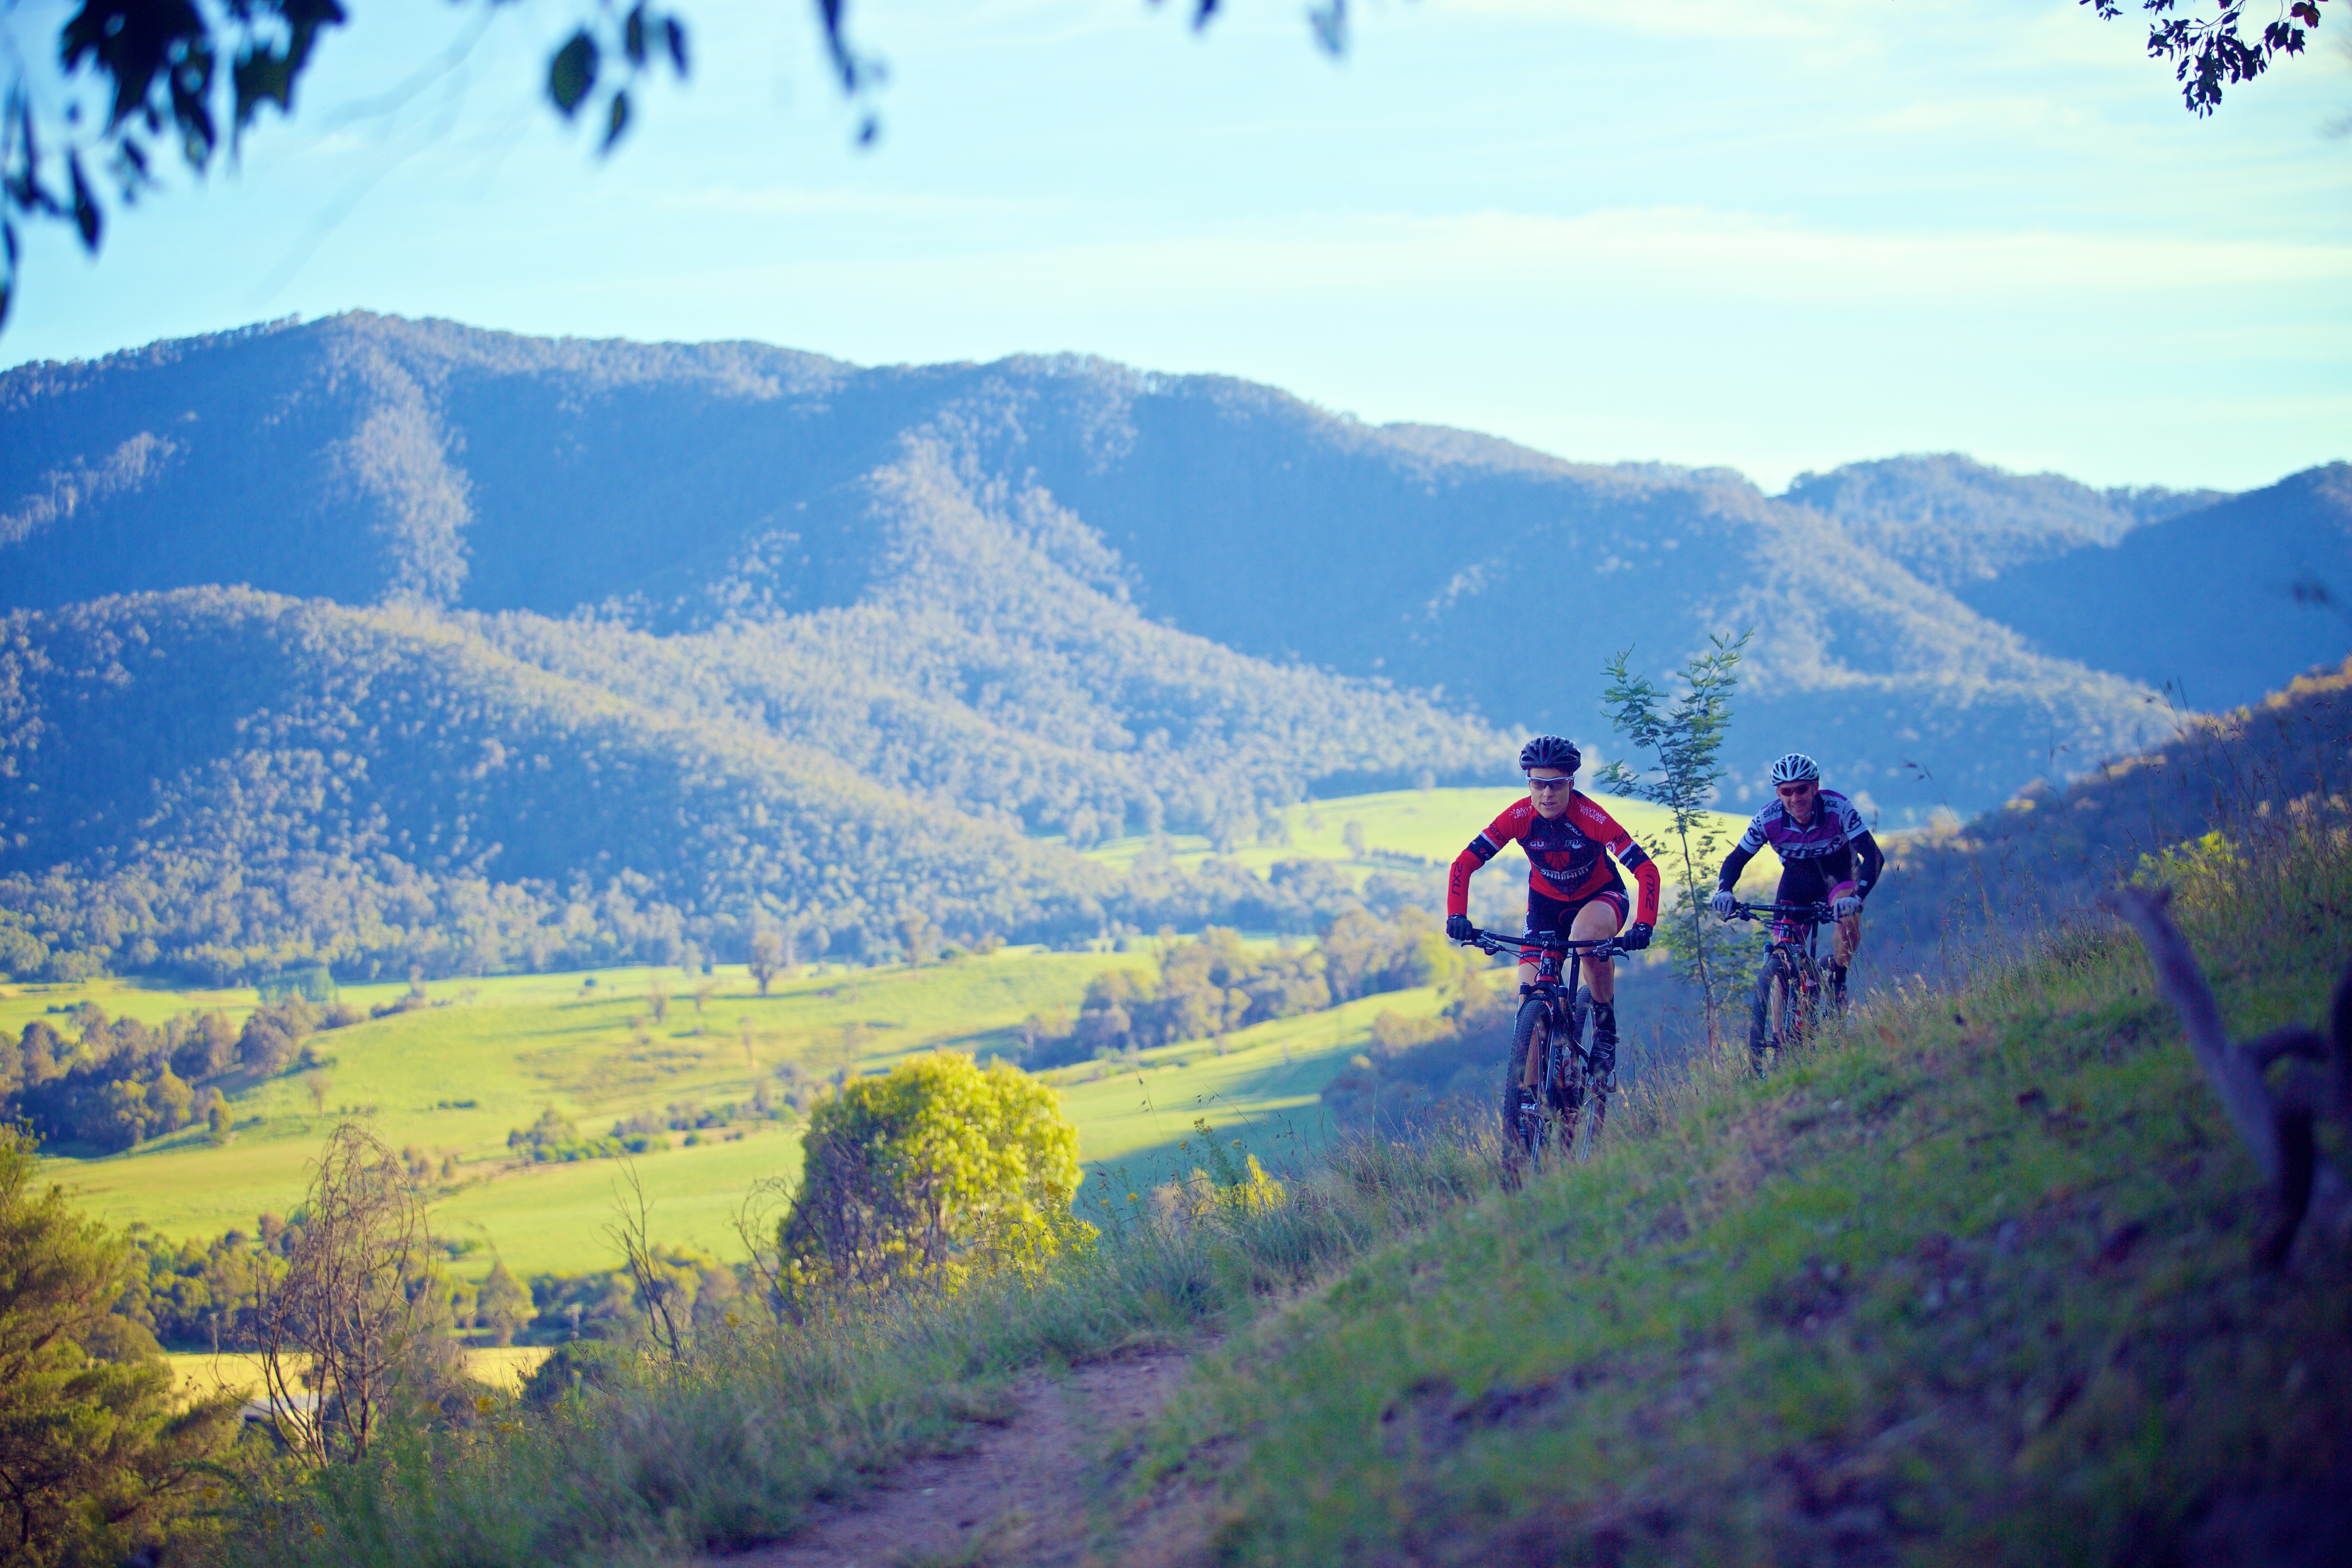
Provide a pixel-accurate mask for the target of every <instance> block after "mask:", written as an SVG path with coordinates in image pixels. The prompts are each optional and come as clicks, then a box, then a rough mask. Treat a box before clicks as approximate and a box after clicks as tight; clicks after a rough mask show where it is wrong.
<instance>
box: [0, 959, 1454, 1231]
mask: <svg viewBox="0 0 2352 1568" xmlns="http://www.w3.org/2000/svg"><path fill="white" fill-rule="evenodd" d="M1149 963H1150V960H1149V958H1148V957H1146V956H1145V955H1143V954H1141V953H1126V954H1118V953H1097V952H1080V953H1052V952H1042V951H1039V950H1037V949H1034V948H1020V949H1007V950H1004V951H1003V952H996V953H993V954H989V955H986V956H980V955H968V956H966V957H963V958H961V959H959V960H956V961H954V962H952V963H933V964H928V965H925V966H924V967H922V968H921V969H920V970H914V971H910V970H909V969H908V968H907V967H906V966H904V965H898V966H893V967H888V968H881V969H859V970H846V969H844V968H842V967H841V966H838V965H826V966H824V967H823V968H822V969H821V971H818V972H803V973H801V974H799V975H798V976H796V977H795V978H793V979H790V980H784V979H779V980H777V981H776V982H775V983H774V984H773V985H772V988H771V990H772V994H770V995H768V996H765V997H762V996H761V995H759V994H758V991H757V987H756V986H755V985H754V984H752V982H751V977H750V975H749V974H748V973H746V972H745V971H744V970H742V969H741V968H740V967H737V968H722V969H721V970H720V971H719V973H716V974H714V975H709V976H690V975H683V974H679V973H674V972H673V973H663V972H658V971H653V970H646V969H610V970H600V971H598V972H596V973H594V974H593V977H592V976H589V975H583V974H561V975H555V974H541V975H515V976H506V977H499V978H491V979H485V980H478V981H467V982H451V983H446V984H433V985H430V986H428V987H427V988H426V989H427V995H428V998H429V1001H430V1005H427V1006H425V1007H423V1008H420V1009H417V1010H415V1011H412V1012H407V1013H402V1014H396V1015H394V1016H388V1017H384V1018H380V1019H374V1020H372V1021H370V1022H367V1023H363V1024H356V1025H353V1026H350V1027H347V1028H342V1029H334V1030H328V1031H324V1032H322V1033H320V1034H318V1035H315V1036H313V1037H311V1041H310V1043H311V1045H312V1046H313V1047H314V1048H315V1050H316V1051H317V1052H318V1053H319V1054H320V1056H321V1057H322V1058H325V1065H323V1066H322V1067H320V1068H318V1069H316V1070H315V1072H314V1073H305V1072H300V1071H297V1072H293V1073H289V1074H287V1075H284V1076H281V1077H279V1078H276V1079H269V1080H267V1081H265V1082H261V1083H257V1084H250V1085H247V1086H246V1087H243V1088H241V1089H240V1088H237V1087H236V1084H235V1082H234V1080H232V1081H231V1082H230V1084H229V1094H230V1109H231V1110H232V1112H233V1114H234V1117H235V1122H236V1131H235V1134H234V1136H233V1138H232V1139H231V1141H230V1142H228V1143H227V1144H226V1145H215V1144H214V1143H213V1142H210V1141H209V1140H208V1139H207V1138H206V1137H205V1134H204V1132H203V1131H202V1130H200V1129H194V1128H191V1129H187V1130H184V1131H181V1132H178V1133H174V1134H173V1135H171V1136H170V1137H167V1138H163V1139H158V1140H155V1141H152V1142H149V1143H146V1144H143V1145H142V1146H141V1147H140V1148H138V1149H136V1150H132V1151H131V1152H126V1153H123V1154H119V1155H114V1156H111V1157H109V1158H106V1159H100V1160H73V1159H66V1158H59V1159H56V1160H54V1161H52V1162H51V1166H50V1168H51V1170H52V1172H53V1173H54V1174H55V1175H56V1176H57V1177H58V1179H60V1180H62V1181H64V1182H66V1183H67V1184H68V1185H69V1186H71V1187H73V1188H74V1189H76V1190H77V1191H78V1192H79V1194H80V1195H81V1197H82V1200H83V1201H84V1203H85V1204H86V1205H88V1206H89V1208H90V1209H91V1210H92V1211H93V1212H95V1213H96V1214H98V1215H100V1216H101V1217H103V1218H105V1219H107V1220H109V1221H110V1222H113V1223H116V1224H128V1223H131V1222H133V1221H137V1222H141V1223H143V1224H145V1225H147V1226H150V1227H151V1228H152V1229H153V1230H155V1231H157V1232H159V1233H161V1234H163V1235H164V1236H168V1237H212V1236H216V1235H218V1234H220V1233H221V1232H222V1231H224V1230H226V1229H229V1228H231V1227H233V1226H236V1227H245V1228H248V1229H249V1228H250V1227H251V1226H252V1225H253V1222H254V1218H255V1216H256V1215H258V1214H260V1213H262V1212H263V1211H265V1210H267V1211H270V1212H275V1213H279V1214H283V1213H285V1212H287V1211H288V1210H289V1209H290V1208H291V1207H293V1206H294V1205H296V1204H297V1203H298V1202H299V1200H300V1196H301V1194H302V1191H303V1188H304V1186H305V1184H306V1181H307V1176H308V1165H309V1162H310V1159H311V1157H312V1155H313V1154H314V1152H315V1151H316V1150H317V1147H318V1145H319V1142H320V1140H321V1139H322V1138H323V1137H324V1136H325V1134H326V1132H327V1131H328V1129H329V1128H331V1126H332V1125H333V1124H334V1123H335V1122H336V1121H338V1120H340V1119H341V1117H343V1116H345V1115H352V1114H357V1115H362V1116H364V1117H366V1118H367V1119H368V1121H370V1123H371V1124H372V1125H373V1127H374V1128H375V1130H376V1131H377V1132H378V1134H379V1135H380V1136H382V1137H383V1139H384V1141H385V1142H388V1143H390V1144H391V1145H392V1146H393V1147H394V1148H395V1149H402V1150H415V1152H417V1153H419V1154H421V1155H422V1156H424V1157H425V1159H426V1160H427V1161H429V1162H431V1163H432V1165H433V1167H434V1169H435V1171H436V1176H435V1177H434V1179H433V1182H432V1186H433V1190H434V1191H435V1193H436V1196H435V1199H434V1203H433V1225H434V1229H435V1232H436V1236H438V1237H441V1238H443V1239H444V1240H446V1241H449V1242H453V1243H457V1244H458V1245H460V1246H463V1245H465V1244H467V1243H469V1242H470V1243H471V1244H472V1249H471V1250H470V1251H468V1252H467V1253H466V1254H465V1255H464V1256H463V1257H462V1258H459V1259H457V1263H456V1265H455V1267H456V1268H457V1271H458V1272H460V1273H464V1274H468V1275H475V1276H478V1275H480V1274H482V1273H485V1272H487V1271H488V1268H489V1266H490V1261H491V1259H492V1258H493V1257H494V1256H495V1257H503V1258H505V1259H506V1261H507V1264H508V1266H509V1268H513V1269H515V1270H517V1271H518V1272H520V1273H523V1274H525V1275H529V1274H533V1273H538V1272H541V1271H564V1272H579V1271H584V1270H588V1269H601V1268H609V1267H611V1266H612V1265H613V1264H614V1261H615V1260H616V1254H615V1252H614V1247H613V1246H612V1244H611V1241H610V1239H609V1237H607V1235H606V1227H607V1226H609V1225H610V1223H611V1221H612V1217H613V1211H614V1200H615V1196H616V1183H617V1182H618V1181H619V1180H620V1178H621V1177H622V1175H623V1168H622V1166H621V1165H620V1164H619V1163H616V1162H614V1161H610V1160H593V1161H582V1162H578V1163H565V1164H556V1163H548V1164H521V1163H518V1162H516V1161H515V1160H514V1159H513V1158H512V1157H511V1156H510V1154H509V1151H508V1149H507V1143H506V1139H507V1134H508V1132H509V1130H511V1129H514V1128H518V1127H523V1126H527V1125H528V1124H530V1122H531V1121H534V1120H536V1119H537V1118H538V1116H539V1115H540V1113H541V1110H545V1109H549V1108H552V1109H554V1110H557V1111H559V1112H561V1113H562V1114H563V1115H565V1116H568V1117H570V1118H572V1120H573V1121H575V1122H576V1123H577V1124H578V1125H579V1127H580V1130H581V1131H582V1132H583V1133H585V1134H601V1133H603V1132H605V1131H609V1130H610V1128H611V1126H612V1124H613V1122H614V1121H617V1120H620V1119H622V1118H625V1117H627V1116H629V1115H631V1114H633V1113H635V1112H639V1111H651V1112H656V1113H658V1112H662V1111H664V1110H666V1109H667V1107H669V1106H671V1105H673V1104H684V1103H688V1102H691V1101H696V1100H699V1101H701V1102H703V1103H704V1104H706V1105H709V1106H713V1107H716V1106H718V1105H721V1104H724V1103H728V1102H734V1103H738V1104H743V1103H747V1102H748V1101H749V1100H751V1096H752V1093H753V1091H754V1089H756V1088H757V1087H758V1086H759V1084H760V1083H761V1081H762V1080H765V1081H766V1082H768V1083H769V1084H770V1085H771V1086H772V1088H773V1089H778V1090H781V1089H783V1088H784V1087H785V1086H784V1083H783V1082H782V1081H781V1080H780V1079H778V1077H777V1073H778V1069H779V1068H784V1067H787V1066H788V1067H790V1068H794V1069H797V1071H798V1072H799V1073H800V1074H801V1075H802V1079H803V1081H805V1080H806V1079H812V1078H823V1077H826V1076H829V1075H831V1074H833V1073H835V1072H837V1071H840V1070H843V1069H844V1068H847V1069H849V1070H853V1071H860V1072H864V1071H874V1070H878V1069H881V1068H887V1066H889V1065H890V1064H891V1063H893V1062H895V1061H898V1060H899V1059H901V1058H905V1057H907V1056H908V1055H910V1054H912V1053H915V1052H919V1051H923V1050H929V1049H933V1048H939V1047H946V1048H950V1049H957V1050H968V1051H972V1052H975V1053H976V1054H981V1055H985V1054H987V1052H988V1051H989V1050H990V1049H991V1047H996V1046H1002V1045H1004V1044H1007V1043H1009V1042H1010V1041H1012V1040H1013V1037H1014V1031H1015V1030H1016V1029H1017V1028H1018V1026H1019V1024H1020V1022H1021V1020H1022V1019H1023V1018H1024V1017H1025V1016H1028V1015H1029V1014H1031V1013H1033V1012H1051V1011H1053V1010H1054V1009H1055V1008H1057V1007H1058V1008H1066V1009H1069V1010H1071V1011H1073V1012H1075V1011H1076V1007H1077V1005H1078V1002H1079V1000H1080V998H1081V996H1082V994H1083V993H1084V991H1085V989H1086V984H1087V980H1088V979H1089V978H1091V977H1092V976H1093V975H1094V974H1096V973H1099V972H1100V971H1102V970H1104V969H1107V968H1110V967H1114V966H1118V965H1129V966H1132V967H1136V968H1143V967H1147V966H1148V965H1149ZM591 978H593V981H594V984H593V985H591V984H587V982H588V981H589V980H590V979H591ZM706 983H708V984H710V985H711V986H712V990H711V991H710V993H709V994H708V995H706V996H705V997H704V998H703V999H702V1002H701V1005H700V1006H699V1008H698V1007H697V1005H696V1001H695V997H694V994H693V993H694V990H695V989H696V988H697V987H698V986H699V985H701V984H706ZM656 984H661V985H664V986H666V987H667V990H668V992H669V1000H668V1005H667V1013H668V1016H667V1018H665V1019H661V1020H658V1021H657V1020H656V1019H655V1018H654V1016H653V1001H652V993H653V988H654V986H655V985H656ZM405 989H406V988H405V986H403V985H383V986H349V987H345V988H344V990H343V993H342V995H343V999H344V1000H346V1001H350V1002H355V1003H358V1004H360V1005H371V1004H376V1003H381V1002H383V1001H387V1000H390V999H393V998H395V997H397V996H398V995H399V994H401V993H402V992H404V990H405ZM85 997H87V998H89V999H90V1000H94V1001H96V1002H97V1003H98V1004H99V1005H100V1006H102V1007H105V1008H106V1009H107V1010H108V1011H109V1012H110V1013H130V1012H137V1013H138V1014H139V1016H142V1017H151V1018H155V1019H161V1018H163V1017H167V1016H171V1015H173V1014H174V1013H177V1012H183V1011H185V1010H186V1009H187V1008H188V1007H190V1006H205V1007H211V1006H218V1007H221V1008H222V1009H223V1010H225V1011H229V1012H231V1013H233V1014H239V1013H242V1012H243V1011H247V1010H249V1009H250V1008H251V1007H252V1006H253V1005H255V997H254V995H253V994H252V993H251V992H250V991H246V992H242V993H239V992H206V993H174V992H169V991H161V990H152V989H141V988H137V987H132V986H128V985H125V984H122V983H121V982H115V981H100V982H95V983H92V984H86V985H80V986H33V987H16V988H10V989H9V992H8V994H5V996H0V1008H6V1009H11V1010H13V1012H14V1014H16V1015H19V1016H38V1015H39V1014H40V1013H41V1012H42V1011H43V1010H44V1009H45V1008H47V1007H53V1006H55V1007H62V1006H68V1005H73V1004H75V1003H78V1002H79V1001H80V1000H82V999H84V998H85ZM1439 1000H1440V999H1439V997H1438V994H1437V993H1436V992H1435V991H1433V990H1430V989H1423V990H1420V991H1413V992H1403V993H1395V994H1388V995H1383V996H1376V997H1370V998H1367V999H1364V1000H1362V1001H1358V1002H1353V1003H1349V1004H1348V1005H1344V1006H1341V1007H1338V1008H1334V1009H1331V1010H1329V1011H1328V1012H1324V1013H1318V1014H1313V1015H1308V1016H1302V1017H1297V1018H1286V1019H1280V1020H1276V1021H1275V1022H1272V1023H1267V1024H1261V1025H1257V1026H1254V1027H1251V1028H1248V1029H1244V1030H1239V1031H1236V1032H1234V1034H1232V1035H1230V1036H1228V1037H1227V1038H1226V1040H1225V1043H1224V1051H1223V1054H1222V1055H1220V1054H1219V1052H1218V1049H1217V1047H1216V1045H1215V1044H1214V1043H1213V1042H1211V1041H1205V1040H1201V1041H1191V1042H1187V1043H1184V1044H1181V1045H1176V1046H1170V1047H1162V1048H1160V1049H1159V1050H1154V1051H1150V1052H1146V1053H1143V1054H1142V1055H1141V1056H1140V1057H1139V1058H1138V1059H1137V1060H1136V1061H1135V1062H1134V1063H1132V1064H1130V1065H1129V1066H1127V1067H1125V1068H1113V1067H1112V1066H1110V1065H1109V1064H1097V1063H1087V1064H1084V1065H1081V1066H1078V1067H1075V1068H1061V1069H1058V1070H1056V1071H1055V1072H1053V1073H1051V1074H1049V1075H1048V1077H1049V1078H1050V1079H1051V1080H1052V1081H1054V1082H1055V1083H1056V1084H1057V1085H1058V1086H1059V1087H1060V1088H1061V1089H1062V1092H1063V1094H1064V1097H1065V1101H1066V1105H1067V1106H1068V1109H1069V1111H1070V1114H1071V1116H1072V1117H1073V1119H1074V1120H1076V1122H1077V1124H1078V1128H1079V1152H1080V1155H1081V1157H1082V1158H1083V1159H1084V1160H1085V1161H1086V1162H1087V1164H1088V1166H1089V1167H1090V1168H1092V1169H1096V1170H1108V1169H1111V1168H1113V1167H1120V1168H1130V1169H1132V1170H1133V1171H1136V1172H1139V1173H1140V1172H1146V1171H1149V1172H1152V1173H1156V1174H1155V1175H1154V1176H1153V1179H1155V1180H1157V1179H1164V1176H1165V1174H1166V1172H1165V1171H1164V1170H1163V1169H1162V1167H1164V1166H1166V1165H1167V1163H1168V1157H1169V1156H1170V1155H1171V1154H1172V1152H1173V1146H1174V1145H1175V1143H1176V1142H1179V1141H1180V1140H1181V1139H1183V1138H1186V1137H1188V1136H1190V1135H1191V1131H1192V1120H1193V1118H1195V1117H1196V1116H1206V1117H1208V1118H1209V1120H1210V1121H1212V1122H1213V1123H1214V1124H1215V1125H1217V1126H1218V1127H1219V1128H1220V1129H1221V1130H1225V1129H1230V1130H1231V1132H1232V1135H1234V1136H1245V1137H1246V1138H1248V1139H1249V1141H1250V1142H1251V1146H1252V1147H1253V1148H1255V1149H1256V1150H1258V1151H1259V1152H1260V1153H1261V1156H1262V1157H1264V1158H1265V1159H1266V1160H1267V1161H1268V1162H1269V1163H1278V1162H1279V1161H1281V1159H1282V1158H1283V1155H1284V1153H1285V1152H1286V1151H1287V1150H1292V1149H1300V1148H1304V1147H1305V1146H1306V1145H1307V1144H1308V1143H1311V1142H1314V1141H1315V1140H1316V1139H1317V1138H1318V1137H1319V1136H1320V1130H1321V1124H1320V1121H1319V1119H1318V1115H1317V1110H1318V1101H1317V1095H1318V1092H1319V1091H1320V1089H1322V1087H1323V1085H1324V1084H1326V1083H1327V1082H1328V1081H1329V1080H1330V1079H1331V1077H1332V1075H1333V1074H1334V1073H1336V1072H1337V1071H1338V1070H1339V1068H1340V1067H1341V1066H1342V1065H1343V1064H1344V1063H1345V1062H1346V1060H1347V1058H1349V1056H1351V1055H1353V1054H1354V1053H1355V1052H1357V1051H1359V1050H1360V1049H1362V1048H1363V1046H1364V1043H1365V1041H1366V1039H1367V1037H1368V1036H1369V1032H1370V1027H1371V1022H1372V1019H1373V1018H1374V1017H1376V1016H1378V1015H1379V1014H1380V1013H1381V1011H1382V1010H1383V1009H1393V1010H1396V1011H1399V1012H1405V1013H1427V1012H1430V1011H1433V1010H1434V1008H1435V1007H1436V1006H1437V1005H1439ZM9 1016H11V1015H10V1013H6V1012H0V1019H5V1018H7V1017H9ZM314 1090H315V1092H314ZM686 1136H687V1134H685V1133H683V1132H677V1131H673V1132H671V1133H669V1134H668V1137H669V1140H670V1142H671V1144H672V1147H671V1148H670V1149H668V1150H667V1151H664V1152H652V1153H648V1154H646V1155H644V1156H641V1157H639V1158H637V1159H636V1160H635V1161H634V1162H633V1164H634V1168H635V1172H636V1173H637V1175H638V1177H639V1179H640V1180H641V1181H642V1183H643V1184H644V1188H645V1194H646V1198H647V1200H648V1201H649V1203H650V1204H651V1205H652V1215H651V1219H652V1230H653V1233H654V1235H655V1237H656V1239H659V1240H662V1241H667V1242H674V1243H686V1244H691V1245H694V1246H698V1247H705V1248H708V1249H709V1250H711V1251H714V1252H718V1253H720V1254H721V1255H724V1256H729V1257H733V1256H739V1255H740V1252H741V1247H740V1243H739V1242H738V1241H737V1239H736V1237H735V1236H734V1234H733V1231H732V1229H731V1222H732V1221H733V1219H734V1217H735V1215H736V1212H737V1210H738V1208H739V1207H740V1205H741V1204H742V1202H743V1200H744V1199H745V1197H746V1196H747V1195H748V1194H751V1193H752V1192H753V1191H754V1189H755V1188H757V1187H758V1186H759V1185H760V1184H761V1183H763V1182H766V1181H769V1180H770V1179H772V1178H779V1177H781V1178H786V1179H788V1180H790V1179H796V1178H797V1176H798V1173H799V1169H800V1138H799V1134H798V1128H797V1122H796V1121H786V1122H779V1121H735V1122H734V1123H733V1124H732V1125H731V1126H730V1127H728V1128H727V1129H725V1130H723V1131H722V1130H712V1131H705V1132H702V1133H700V1134H698V1135H697V1136H698V1142H697V1143H696V1144H695V1145H693V1146H687V1145H686V1144H685V1138H686ZM445 1157H454V1158H455V1159H456V1161H457V1167H456V1171H455V1173H454V1176H452V1177H449V1178H446V1179H445V1178H442V1177H441V1176H439V1174H438V1171H439V1168H440V1165H441V1162H442V1161H443V1160H444V1159H445Z"/></svg>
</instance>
